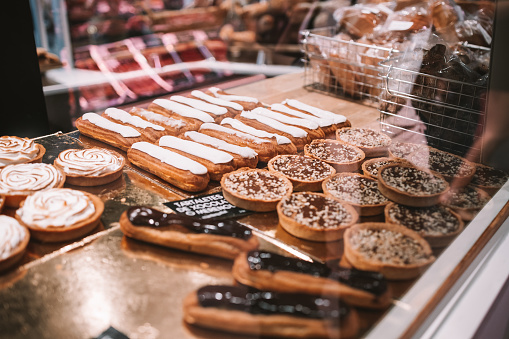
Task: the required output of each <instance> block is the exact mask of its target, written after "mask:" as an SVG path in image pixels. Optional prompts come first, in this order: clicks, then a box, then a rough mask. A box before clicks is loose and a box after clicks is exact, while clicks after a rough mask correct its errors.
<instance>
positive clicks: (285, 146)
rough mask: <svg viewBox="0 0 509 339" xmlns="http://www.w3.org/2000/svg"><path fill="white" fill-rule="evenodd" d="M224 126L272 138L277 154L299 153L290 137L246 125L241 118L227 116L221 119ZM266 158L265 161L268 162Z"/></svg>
mask: <svg viewBox="0 0 509 339" xmlns="http://www.w3.org/2000/svg"><path fill="white" fill-rule="evenodd" d="M221 125H222V126H226V127H229V128H233V129H236V130H238V131H240V132H243V133H247V134H251V135H254V136H255V137H257V138H260V139H267V140H270V141H271V142H272V143H273V144H274V147H275V148H276V153H277V154H296V153H297V147H296V146H295V145H294V143H293V142H292V141H291V140H290V139H288V138H287V137H285V136H283V135H280V134H277V133H269V132H267V131H265V130H261V129H257V128H254V127H251V126H249V125H246V124H245V123H243V122H242V121H240V120H237V119H231V118H226V119H224V120H223V121H221ZM267 161H268V159H267V160H265V161H264V162H267Z"/></svg>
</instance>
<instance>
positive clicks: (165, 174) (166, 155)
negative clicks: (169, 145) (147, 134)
mask: <svg viewBox="0 0 509 339" xmlns="http://www.w3.org/2000/svg"><path fill="white" fill-rule="evenodd" d="M127 158H128V159H129V161H130V162H131V163H133V164H134V165H136V166H138V167H140V168H142V169H144V170H146V171H147V172H150V173H152V174H154V175H156V176H158V177H159V178H161V179H163V180H165V181H166V182H168V183H170V184H172V185H174V186H177V187H179V188H181V189H183V190H184V191H189V192H199V191H203V190H204V189H205V188H206V187H207V185H208V183H209V181H210V177H209V174H208V171H207V168H206V167H205V166H203V165H202V164H200V163H198V162H196V161H194V160H191V159H189V158H187V157H185V156H183V155H180V154H177V153H175V152H172V151H170V150H168V149H165V148H163V147H159V146H157V145H154V144H151V143H149V142H137V143H135V144H134V145H133V146H132V147H131V148H130V149H129V150H128V151H127Z"/></svg>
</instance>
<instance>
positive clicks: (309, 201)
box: [277, 192, 359, 241]
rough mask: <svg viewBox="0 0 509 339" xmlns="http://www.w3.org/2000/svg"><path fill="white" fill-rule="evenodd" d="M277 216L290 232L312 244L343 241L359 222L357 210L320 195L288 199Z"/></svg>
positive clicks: (311, 194) (286, 198)
mask: <svg viewBox="0 0 509 339" xmlns="http://www.w3.org/2000/svg"><path fill="white" fill-rule="evenodd" d="M297 203H298V204H297ZM326 205H328V206H326ZM311 206H313V207H311ZM308 209H309V210H308ZM277 215H278V217H279V224H280V225H281V227H283V228H284V229H285V230H286V231H287V232H288V233H290V234H292V235H293V236H296V237H297V238H301V239H306V240H311V241H336V240H339V239H342V238H343V234H344V233H345V230H346V229H348V227H350V226H352V225H353V224H355V223H357V222H358V220H359V215H358V214H357V212H356V211H355V209H354V208H353V207H352V206H350V205H349V204H348V203H346V202H345V201H341V200H338V199H334V198H331V197H327V196H326V195H325V194H322V193H316V192H297V193H293V194H291V195H290V196H287V197H284V198H283V199H281V201H280V202H279V203H278V204H277Z"/></svg>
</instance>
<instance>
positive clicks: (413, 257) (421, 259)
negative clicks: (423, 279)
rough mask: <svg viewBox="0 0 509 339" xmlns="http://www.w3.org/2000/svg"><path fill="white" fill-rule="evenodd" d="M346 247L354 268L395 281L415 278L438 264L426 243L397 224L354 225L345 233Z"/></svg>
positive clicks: (347, 257)
mask: <svg viewBox="0 0 509 339" xmlns="http://www.w3.org/2000/svg"><path fill="white" fill-rule="evenodd" d="M344 243H345V250H344V251H345V252H344V256H345V258H346V259H347V260H348V262H349V263H351V264H352V266H353V267H355V268H357V269H360V270H368V271H375V272H380V273H382V274H383V275H384V276H385V277H386V278H387V279H391V280H403V279H412V278H415V277H417V276H418V275H419V274H421V273H422V272H423V271H424V270H425V269H426V267H427V266H428V265H430V264H431V263H432V262H433V261H435V257H434V256H433V252H432V251H431V247H430V246H429V244H428V243H427V242H426V240H424V239H423V238H422V237H421V236H420V235H419V234H418V233H416V232H414V231H412V230H410V229H408V228H406V227H404V226H400V225H395V224H386V223H374V222H373V223H363V224H357V225H354V226H352V227H350V228H349V229H348V230H347V231H346V232H345V237H344Z"/></svg>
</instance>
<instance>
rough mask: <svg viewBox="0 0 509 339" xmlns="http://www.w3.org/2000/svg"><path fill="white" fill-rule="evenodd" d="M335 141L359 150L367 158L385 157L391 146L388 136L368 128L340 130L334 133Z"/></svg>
mask: <svg viewBox="0 0 509 339" xmlns="http://www.w3.org/2000/svg"><path fill="white" fill-rule="evenodd" d="M336 139H337V140H339V141H340V142H344V143H346V144H349V145H352V146H356V147H358V148H360V149H361V150H362V151H363V152H364V153H365V154H366V157H367V158H373V157H383V156H386V155H387V150H388V148H389V146H390V144H391V138H390V137H389V136H388V135H386V134H383V133H381V132H378V131H375V130H373V129H370V128H353V127H344V128H340V129H338V130H337V131H336Z"/></svg>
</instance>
